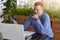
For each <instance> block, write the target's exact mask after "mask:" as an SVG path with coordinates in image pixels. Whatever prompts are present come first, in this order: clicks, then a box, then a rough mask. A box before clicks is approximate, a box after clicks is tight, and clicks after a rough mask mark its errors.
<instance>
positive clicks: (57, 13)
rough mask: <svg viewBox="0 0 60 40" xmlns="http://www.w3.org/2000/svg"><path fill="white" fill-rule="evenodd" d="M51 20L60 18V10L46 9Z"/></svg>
mask: <svg viewBox="0 0 60 40" xmlns="http://www.w3.org/2000/svg"><path fill="white" fill-rule="evenodd" d="M45 12H47V13H48V14H49V15H50V17H51V18H60V9H56V10H55V9H45Z"/></svg>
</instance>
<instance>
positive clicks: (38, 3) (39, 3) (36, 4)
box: [34, 2, 43, 7]
mask: <svg viewBox="0 0 60 40" xmlns="http://www.w3.org/2000/svg"><path fill="white" fill-rule="evenodd" d="M38 5H41V6H42V7H43V4H42V3H41V2H36V3H35V4H34V6H38Z"/></svg>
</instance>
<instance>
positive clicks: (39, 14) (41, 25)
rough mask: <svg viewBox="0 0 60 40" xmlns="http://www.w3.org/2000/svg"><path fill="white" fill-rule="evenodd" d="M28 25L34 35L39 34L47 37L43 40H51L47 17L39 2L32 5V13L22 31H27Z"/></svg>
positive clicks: (51, 35) (51, 33)
mask: <svg viewBox="0 0 60 40" xmlns="http://www.w3.org/2000/svg"><path fill="white" fill-rule="evenodd" d="M30 25H33V28H34V30H35V32H36V33H41V34H42V35H47V36H48V37H47V38H46V39H45V40H52V37H53V32H52V29H51V24H50V18H49V15H48V14H46V13H45V12H44V10H43V4H42V3H41V2H36V3H35V4H34V13H33V14H31V15H30V16H29V18H28V20H27V22H26V23H25V24H24V30H27V29H28V27H29V26H30Z"/></svg>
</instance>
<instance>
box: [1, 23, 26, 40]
mask: <svg viewBox="0 0 60 40" xmlns="http://www.w3.org/2000/svg"><path fill="white" fill-rule="evenodd" d="M0 25H1V31H2V37H3V39H8V40H25V37H24V28H23V25H20V24H5V23H1V24H0Z"/></svg>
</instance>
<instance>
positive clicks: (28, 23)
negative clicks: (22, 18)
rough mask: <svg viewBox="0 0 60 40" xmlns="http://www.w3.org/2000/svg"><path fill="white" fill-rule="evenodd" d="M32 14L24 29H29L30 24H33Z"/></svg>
mask: <svg viewBox="0 0 60 40" xmlns="http://www.w3.org/2000/svg"><path fill="white" fill-rule="evenodd" d="M31 16H32V15H30V16H29V18H28V20H27V22H26V23H25V24H24V30H27V29H28V27H29V26H30V24H31V21H32V18H31Z"/></svg>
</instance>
